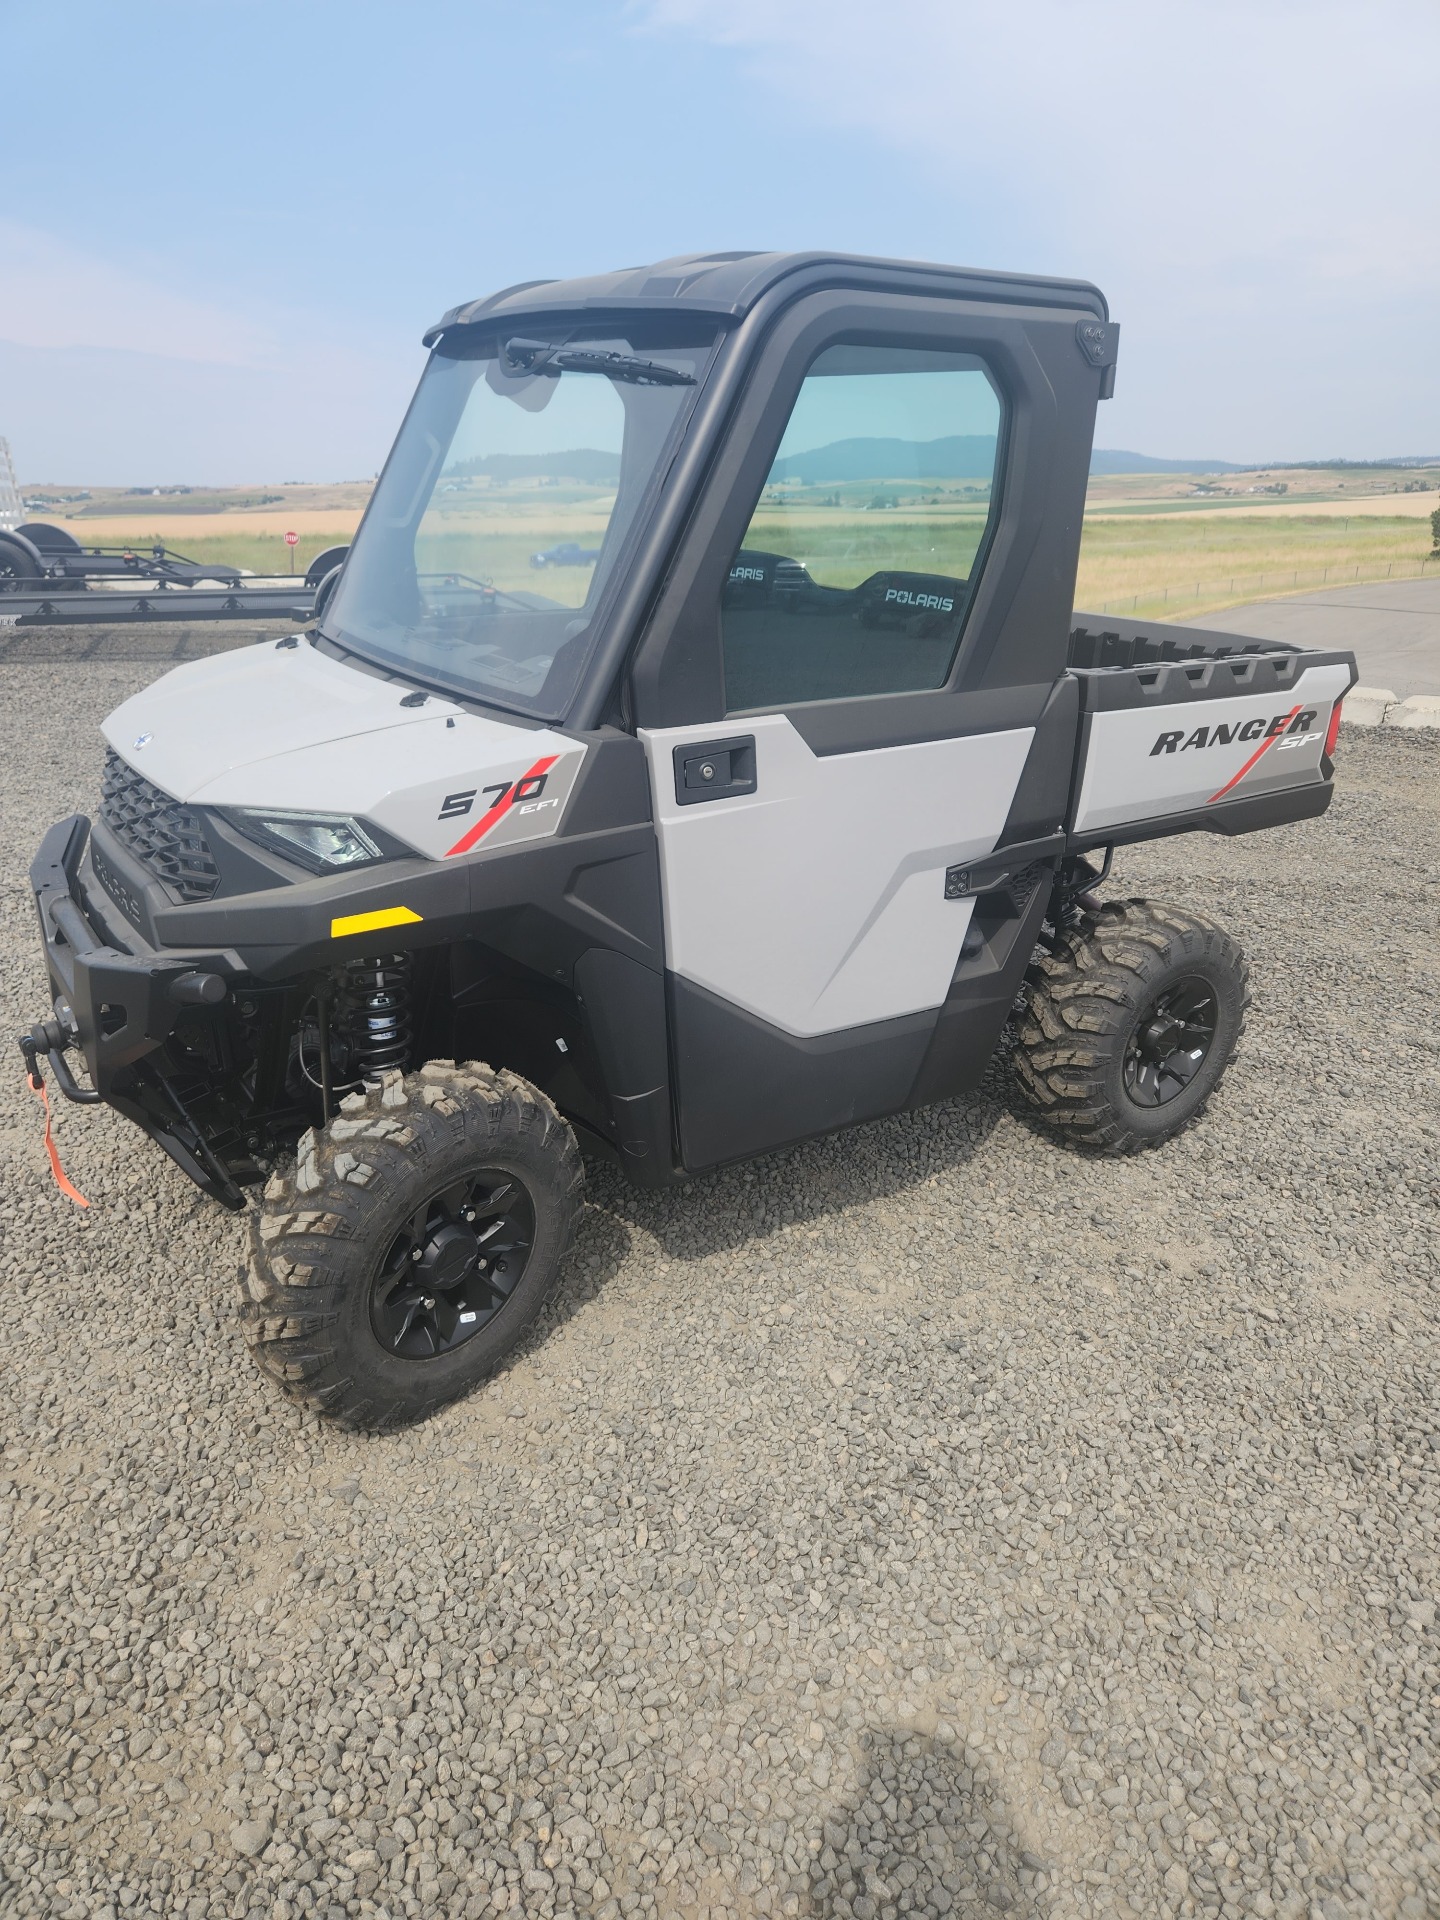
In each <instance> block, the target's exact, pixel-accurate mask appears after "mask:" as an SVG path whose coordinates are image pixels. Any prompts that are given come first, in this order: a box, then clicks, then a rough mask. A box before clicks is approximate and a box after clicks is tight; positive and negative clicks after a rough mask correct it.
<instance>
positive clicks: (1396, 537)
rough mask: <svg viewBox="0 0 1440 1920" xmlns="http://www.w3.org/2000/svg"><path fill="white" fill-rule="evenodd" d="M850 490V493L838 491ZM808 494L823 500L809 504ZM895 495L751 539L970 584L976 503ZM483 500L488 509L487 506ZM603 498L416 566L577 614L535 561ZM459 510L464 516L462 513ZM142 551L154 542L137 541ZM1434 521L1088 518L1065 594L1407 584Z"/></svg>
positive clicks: (530, 517)
mask: <svg viewBox="0 0 1440 1920" xmlns="http://www.w3.org/2000/svg"><path fill="white" fill-rule="evenodd" d="M846 491H847V492H849V491H850V490H848V489H847V490H846ZM817 492H818V495H819V497H817ZM866 492H867V494H869V495H873V496H875V497H876V498H885V499H887V500H893V501H894V504H893V505H887V506H885V507H883V508H882V507H879V506H871V505H870V504H869V503H868V501H867V502H866V503H865V504H857V503H856V501H855V499H854V498H853V497H852V498H843V497H842V498H838V499H836V500H834V503H833V504H832V502H831V500H830V499H828V498H826V497H825V496H824V490H815V489H806V490H805V491H804V494H803V495H801V496H799V497H796V498H793V499H792V498H784V497H782V498H779V499H774V498H770V497H767V498H766V500H764V501H763V502H762V503H761V506H760V507H759V509H758V511H757V513H756V516H755V521H754V524H753V526H752V528H751V531H750V534H749V536H748V543H749V545H751V546H752V547H759V548H763V549H765V550H768V551H770V552H774V553H781V554H785V555H787V556H788V557H789V558H792V559H796V560H799V561H801V562H802V563H803V564H804V565H806V566H807V567H809V569H810V570H811V572H812V574H813V575H814V576H815V578H816V579H819V580H823V581H824V582H826V583H827V584H829V585H834V586H843V587H853V586H856V585H858V584H859V582H860V581H861V580H864V579H865V578H867V577H868V576H869V575H870V574H872V573H879V572H882V571H884V570H886V569H888V568H896V567H899V568H904V569H906V570H908V571H912V572H918V571H924V572H934V573H941V574H949V575H952V576H954V577H956V578H964V577H965V576H966V575H967V574H968V573H969V570H970V564H971V560H972V559H973V556H974V553H975V550H976V547H977V545H978V543H979V540H980V537H981V534H982V532H983V530H984V507H983V501H982V500H981V499H980V498H978V497H973V496H972V497H970V498H966V497H964V495H963V494H961V493H960V492H959V490H956V494H955V495H954V496H952V497H946V498H944V499H937V498H936V497H935V496H933V495H932V496H931V497H929V498H926V497H924V496H920V497H916V496H915V495H913V494H912V495H911V497H909V498H904V497H903V496H901V495H900V493H899V491H898V489H895V488H886V489H876V488H874V487H873V486H871V487H868V488H867V489H866ZM487 504H488V503H487ZM609 506H610V495H609V494H608V493H604V492H601V491H600V490H598V489H597V490H594V491H592V492H588V493H587V492H585V491H583V490H581V489H566V490H564V492H563V494H558V493H557V492H554V491H552V492H549V493H548V494H547V493H543V492H540V491H538V490H537V491H532V490H529V489H523V490H522V489H515V490H514V491H513V492H512V493H511V495H510V497H509V498H508V499H507V500H506V501H505V503H504V506H503V510H498V511H497V510H495V508H498V507H499V503H494V508H492V510H490V511H487V512H484V513H478V512H476V511H475V503H473V502H467V503H465V505H464V506H462V505H461V504H460V503H458V502H457V504H456V507H455V510H454V511H453V513H450V512H446V513H437V514H436V515H434V516H433V517H432V518H431V519H430V521H429V529H430V531H429V537H428V538H427V539H426V541H425V543H424V548H423V555H422V558H423V563H424V564H425V565H426V566H427V568H430V569H433V570H435V571H447V570H450V569H454V570H456V571H458V572H462V573H468V574H473V575H475V576H477V577H479V578H482V579H488V580H490V581H492V582H493V583H494V584H495V585H496V586H498V587H502V588H508V589H511V590H515V589H523V590H528V591H532V592H539V593H543V594H545V595H546V596H547V597H548V598H550V599H554V600H558V601H561V602H563V603H564V604H566V605H573V606H578V605H580V604H581V603H582V602H583V600H584V597H585V592H586V589H587V587H588V584H589V580H590V574H591V570H590V568H588V567H557V568H547V569H543V570H542V569H538V568H533V567H532V566H531V565H530V556H531V555H532V554H533V553H536V552H538V551H541V550H543V549H545V548H547V547H552V546H556V545H559V544H560V543H562V542H564V541H575V542H577V543H578V544H579V545H580V546H582V547H595V546H598V545H599V544H600V540H601V536H602V533H603V529H604V525H605V521H606V519H607V517H608V510H609ZM467 508H468V511H467ZM171 538H172V539H173V538H174V535H173V534H172V535H171ZM347 538H348V534H347V533H346V531H345V529H344V528H343V527H338V528H334V529H331V530H328V531H326V530H321V531H319V532H316V533H307V534H305V535H304V536H303V537H302V539H301V541H300V544H299V546H297V547H296V548H295V549H294V550H293V552H292V550H291V549H290V548H288V547H287V546H286V545H285V542H284V539H283V538H282V536H281V535H280V534H278V533H263V532H255V531H250V530H247V529H246V528H245V527H244V526H243V525H240V526H237V528H236V530H235V531H234V532H233V533H225V534H214V533H206V534H205V535H204V536H203V537H197V538H195V539H193V540H181V542H180V543H179V544H180V551H181V552H183V553H184V554H185V555H186V557H187V558H189V559H193V560H198V561H202V562H203V561H207V560H213V561H218V562H224V563H226V564H228V565H231V566H238V567H245V568H248V569H249V570H250V571H251V572H253V573H256V574H289V573H296V572H299V573H303V572H304V571H305V569H306V567H307V566H308V565H309V564H310V562H311V561H312V560H313V559H314V558H315V556H316V554H317V553H319V552H320V551H321V550H322V549H323V548H325V547H329V546H338V545H343V544H344V542H345V541H346V539H347ZM134 544H135V545H136V546H137V547H140V548H143V547H144V546H145V545H147V544H149V541H148V538H146V537H137V538H136V539H135V541H134ZM1430 555H1431V535H1430V524H1429V521H1428V519H1416V518H1405V517H1401V516H1399V515H1396V516H1393V517H1392V516H1389V515H1384V516H1381V515H1356V516H1355V517H1353V518H1351V519H1350V520H1349V521H1348V522H1347V521H1346V520H1345V519H1343V518H1337V517H1332V516H1325V515H1321V514H1308V515H1307V514H1305V513H1304V512H1303V511H1302V512H1299V513H1294V514H1290V513H1286V514H1274V515H1260V514H1253V515H1250V516H1242V515H1241V514H1239V513H1234V514H1225V515H1223V516H1220V515H1215V516H1211V515H1207V514H1197V513H1190V514H1183V513H1164V514H1159V513H1151V514H1150V515H1141V514H1138V513H1136V514H1128V513H1127V514H1124V515H1113V514H1096V513H1090V514H1088V515H1087V516H1086V519H1085V528H1084V534H1083V537H1082V540H1081V548H1080V572H1079V579H1078V582H1077V585H1076V591H1075V599H1076V604H1077V605H1078V606H1081V607H1083V608H1084V609H1085V610H1086V611H1087V612H1092V613H1106V612H1108V613H1136V614H1142V615H1151V616H1153V615H1165V614H1170V615H1173V616H1174V617H1176V618H1180V619H1184V618H1188V617H1189V616H1191V615H1193V614H1195V613H1199V612H1203V611H1206V610H1211V611H1213V610H1215V609H1217V608H1220V607H1225V606H1234V605H1237V604H1240V603H1241V602H1244V601H1247V600H1256V599H1263V598H1268V597H1272V596H1276V595H1281V594H1285V593H1299V592H1305V591H1306V590H1313V589H1315V588H1319V587H1325V586H1334V585H1337V584H1343V583H1346V582H1349V583H1352V584H1353V583H1355V582H1357V581H1366V580H1386V579H1397V580H1399V579H1414V578H1417V577H1422V576H1424V575H1425V574H1427V573H1440V561H1436V560H1433V559H1431V558H1430Z"/></svg>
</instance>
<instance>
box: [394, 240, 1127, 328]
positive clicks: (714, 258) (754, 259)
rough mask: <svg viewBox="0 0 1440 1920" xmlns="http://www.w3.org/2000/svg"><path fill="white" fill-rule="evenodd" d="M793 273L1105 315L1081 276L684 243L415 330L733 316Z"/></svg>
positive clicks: (478, 303)
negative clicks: (650, 315)
mask: <svg viewBox="0 0 1440 1920" xmlns="http://www.w3.org/2000/svg"><path fill="white" fill-rule="evenodd" d="M791 278H794V279H795V280H796V282H797V284H796V286H795V288H794V291H795V292H796V293H797V294H798V293H801V292H803V291H805V289H806V287H807V286H808V285H810V284H814V285H820V286H840V287H844V286H853V287H867V288H872V289H874V290H876V291H879V292H890V293H902V292H903V293H932V294H934V293H939V294H948V295H950V296H951V297H952V298H962V299H971V300H1004V301H1007V302H1009V303H1011V304H1015V305H1024V306H1036V305H1043V306H1064V307H1077V308H1081V309H1083V310H1084V311H1085V312H1087V313H1094V314H1097V315H1098V316H1099V318H1100V319H1102V320H1108V319H1109V317H1110V310H1109V307H1108V306H1107V305H1106V301H1105V296H1104V295H1103V294H1102V293H1101V292H1100V290H1099V288H1098V287H1095V286H1092V285H1091V284H1090V282H1089V281H1088V280H1052V279H1045V278H1043V277H1040V276H1038V275H1035V274H1014V273H990V272H985V271H983V270H981V269H978V268H972V267H942V266H931V265H928V264H926V263H925V262H923V261H915V260H880V259H869V258H867V257H865V256H864V255H862V254H850V253H685V254H677V255H676V257H675V258H674V259H673V260H659V261H656V262H655V264H654V265H653V266H649V267H621V268H620V269H618V271H616V272H614V273H597V274H591V275H589V276H588V277H586V278H584V279H579V280H526V281H522V282H520V284H519V285H517V286H513V287H505V288H503V289H502V290H501V291H500V292H499V293H492V294H490V295H489V296H488V297H487V298H485V299H483V300H470V301H467V302H465V303H464V304H463V305H461V306H458V307H452V308H451V309H450V311H449V312H448V313H447V314H446V315H445V316H444V317H443V319H441V320H439V321H437V322H436V324H435V325H434V326H433V327H431V328H430V329H429V331H428V332H427V333H426V334H425V336H424V341H425V345H426V346H427V347H433V346H434V345H435V343H436V341H437V340H439V338H440V336H441V335H442V334H443V333H445V332H447V331H448V330H449V329H450V328H451V327H468V326H474V325H476V324H477V323H480V322H492V321H495V320H508V319H511V318H515V319H518V318H520V317H521V316H522V315H530V314H537V313H547V314H556V313H563V314H575V315H582V314H586V313H599V312H605V313H615V312H621V313H623V312H626V311H628V310H632V309H635V308H646V309H648V310H649V311H651V312H657V311H658V312H674V313H692V314H697V315H709V316H711V317H713V318H715V319H719V320H729V321H732V322H733V321H738V320H741V319H743V318H744V316H745V315H746V314H747V313H748V312H749V311H750V309H751V307H753V306H754V305H755V303H756V301H757V300H759V299H760V297H761V295H762V294H765V293H768V292H769V291H770V289H771V288H772V287H774V286H776V285H778V284H779V282H781V281H782V280H786V279H791Z"/></svg>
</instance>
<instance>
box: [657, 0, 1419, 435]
mask: <svg viewBox="0 0 1440 1920" xmlns="http://www.w3.org/2000/svg"><path fill="white" fill-rule="evenodd" d="M631 17H632V21H633V22H634V23H635V24H636V26H637V27H638V29H639V30H640V31H642V32H643V31H648V32H659V33H664V34H672V35H674V34H678V35H684V36H691V37H696V38H699V39H701V40H703V41H705V42H707V43H709V44H710V45H712V46H715V47H723V48H727V49H730V50H731V52H732V53H733V55H734V57H735V58H736V59H737V60H738V61H739V62H740V63H741V64H742V66H743V68H744V70H745V73H746V75H747V78H748V81H749V84H751V85H752V86H754V87H755V88H757V89H761V90H763V91H764V92H766V93H768V94H770V95H771V96H773V97H774V100H775V111H777V112H785V113H789V114H791V115H792V116H799V117H802V118H804V119H805V120H807V121H808V122H810V123H811V124H812V125H814V126H816V127H820V128H829V129H835V130H844V131H845V132H848V133H850V134H852V135H853V134H857V133H858V134H863V135H865V136H868V137H869V139H870V140H872V141H874V142H878V143H882V144H883V145H885V146H888V147H889V148H891V149H892V150H894V151H896V152H898V153H900V154H904V155H909V156H912V157H913V158H914V159H915V160H916V161H917V162H919V163H920V165H921V166H923V168H924V170H925V177H926V179H927V181H928V182H930V183H940V184H942V185H943V186H944V187H945V188H946V189H947V190H948V192H949V193H950V194H951V195H952V196H953V198H954V201H955V204H956V206H957V208H958V209H962V210H963V213H964V216H965V217H964V219H963V222H961V223H960V224H962V225H963V228H964V230H965V231H966V232H967V233H968V234H983V236H984V237H985V240H986V243H987V245H988V246H989V247H990V248H992V249H994V250H995V256H994V257H987V258H985V259H983V260H974V261H972V262H971V263H970V264H976V265H1003V266H1013V267H1026V268H1029V269H1032V270H1037V271H1042V272H1056V273H1065V274H1078V275H1082V276H1084V277H1088V278H1093V279H1095V280H1097V281H1098V282H1099V283H1100V284H1101V285H1102V286H1103V287H1104V288H1105V290H1106V292H1107V294H1109V296H1110V298H1111V305H1112V310H1113V311H1114V313H1115V314H1116V317H1117V318H1119V319H1121V320H1122V321H1123V322H1124V323H1125V331H1126V343H1125V354H1124V357H1123V358H1122V367H1121V392H1122V395H1127V394H1128V395H1130V396H1131V397H1132V399H1133V400H1137V401H1139V400H1143V401H1144V405H1143V407H1141V408H1139V409H1137V408H1135V407H1134V406H1129V407H1128V408H1127V409H1120V408H1119V406H1118V403H1117V412H1119V411H1127V410H1128V411H1129V412H1130V413H1131V414H1132V415H1133V416H1134V419H1135V423H1136V426H1137V429H1139V428H1140V427H1141V426H1142V423H1143V428H1144V430H1147V431H1148V430H1152V429H1153V431H1155V432H1158V433H1170V432H1178V431H1182V430H1183V431H1189V432H1191V433H1198V434H1200V435H1201V437H1203V438H1205V439H1206V444H1207V446H1208V445H1211V444H1212V441H1213V438H1214V435H1213V432H1210V431H1209V430H1208V428H1207V424H1206V422H1207V421H1219V422H1221V423H1223V430H1224V431H1226V432H1228V433H1229V434H1230V435H1231V436H1232V438H1233V436H1235V435H1236V434H1239V433H1242V432H1245V431H1246V430H1247V429H1250V430H1253V431H1254V432H1255V433H1257V434H1265V433H1270V434H1278V435H1281V436H1282V437H1285V438H1293V437H1294V436H1295V435H1297V434H1303V433H1304V431H1305V430H1306V429H1305V425H1304V417H1303V415H1302V408H1303V404H1304V401H1305V389H1306V388H1308V389H1309V390H1310V392H1311V394H1312V396H1313V400H1312V404H1311V407H1310V413H1309V416H1308V417H1309V423H1310V431H1311V433H1312V435H1315V434H1318V435H1319V436H1320V439H1319V441H1318V443H1317V441H1316V440H1315V439H1314V438H1313V437H1312V439H1311V443H1310V445H1309V446H1308V447H1307V448H1306V449H1304V450H1305V451H1318V450H1319V447H1320V446H1322V445H1323V444H1325V442H1324V435H1325V433H1326V432H1328V431H1346V432H1348V431H1351V430H1352V429H1353V427H1354V426H1355V424H1356V422H1357V421H1358V422H1361V423H1368V427H1369V429H1370V430H1371V431H1372V432H1373V433H1374V434H1375V435H1378V436H1379V439H1380V440H1381V441H1382V442H1383V441H1388V442H1389V447H1390V450H1397V449H1398V448H1400V447H1402V446H1405V445H1407V444H1410V443H1411V442H1414V443H1415V445H1414V450H1416V451H1423V450H1427V448H1429V447H1431V446H1433V445H1436V444H1440V375H1437V373H1436V371H1435V370H1434V366H1433V362H1434V355H1433V334H1434V324H1435V323H1434V314H1435V312H1436V311H1437V306H1440V217H1437V215H1436V211H1435V198H1436V184H1435V182H1436V174H1435V136H1434V127H1435V116H1434V108H1433V103H1434V97H1435V75H1436V72H1437V71H1440V9H1437V8H1436V7H1435V6H1434V5H1433V0H1368V4H1367V5H1365V6H1363V7H1357V6H1355V5H1353V4H1352V0H1343V4H1336V3H1335V0H1244V3H1243V4H1237V0H1203V4H1200V3H1198V0H1189V3H1188V4H1170V5H1157V4H1156V0H1086V3H1085V4H1078V3H1077V0H1019V3H1018V4H1015V5H1011V6H1008V7H997V6H995V5H993V0H886V5H885V6H884V7H883V8H881V7H879V6H877V5H875V4H874V0H637V4H636V5H635V6H634V7H633V8H632V15H631ZM840 144H841V143H839V142H837V156H836V157H837V164H844V156H843V154H842V153H841V151H840ZM852 163H853V157H852ZM1022 249H1023V253H1022ZM1427 335H1428V337H1429V338H1430V340H1431V342H1432V346H1431V348H1430V349H1429V350H1427V349H1426V347H1425V344H1424V343H1425V340H1426V338H1427ZM1377 359H1388V360H1389V361H1390V362H1391V364H1390V365H1388V366H1385V367H1383V368H1377V366H1376V361H1377ZM1400 363H1405V364H1406V365H1407V366H1408V368H1409V377H1408V384H1407V382H1406V381H1404V380H1401V379H1399V378H1397V374H1398V373H1399V371H1400ZM1207 367H1208V368H1209V369H1210V376H1209V378H1208V379H1207V377H1206V372H1205V369H1206V368H1207ZM1137 380H1138V385H1137ZM1367 380H1368V381H1370V382H1371V383H1372V384H1371V388H1370V392H1369V394H1368V396H1367V395H1365V394H1362V393H1360V392H1358V391H1355V392H1352V391H1349V390H1346V391H1341V390H1340V389H1342V388H1345V386H1346V382H1347V381H1348V382H1349V383H1350V384H1351V386H1352V387H1353V386H1355V384H1356V383H1359V382H1364V381H1367ZM1197 381H1198V383H1199V384H1198V386H1197V384H1196V383H1197ZM1201 393H1204V394H1206V395H1207V397H1211V398H1212V399H1213V404H1212V407H1211V410H1210V411H1209V412H1208V413H1207V414H1206V416H1205V419H1204V420H1201V419H1198V418H1193V416H1195V414H1196V411H1197V409H1196V401H1197V397H1198V395H1199V394H1201ZM1242 396H1244V398H1243V402H1242V398H1241V397H1242ZM1192 419H1193V424H1190V422H1191V421H1192ZM1118 424H1119V421H1118V419H1116V417H1115V416H1112V417H1111V418H1110V419H1108V420H1107V421H1106V423H1105V430H1106V431H1107V432H1109V431H1110V430H1111V429H1112V428H1113V427H1116V426H1118ZM1365 430H1366V428H1365V424H1362V425H1361V431H1365ZM1417 434H1418V436H1419V441H1424V442H1425V443H1426V446H1425V447H1421V446H1420V444H1419V441H1416V435H1417ZM1397 436H1398V437H1397ZM1247 444H1249V445H1255V444H1256V442H1255V441H1254V440H1251V441H1249V442H1247ZM1331 444H1335V443H1331ZM1263 450H1264V451H1266V452H1269V453H1271V454H1276V453H1279V452H1281V451H1282V449H1280V448H1279V447H1278V446H1274V445H1272V446H1270V447H1265V448H1263ZM1375 450H1379V449H1378V448H1377V449H1375Z"/></svg>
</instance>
